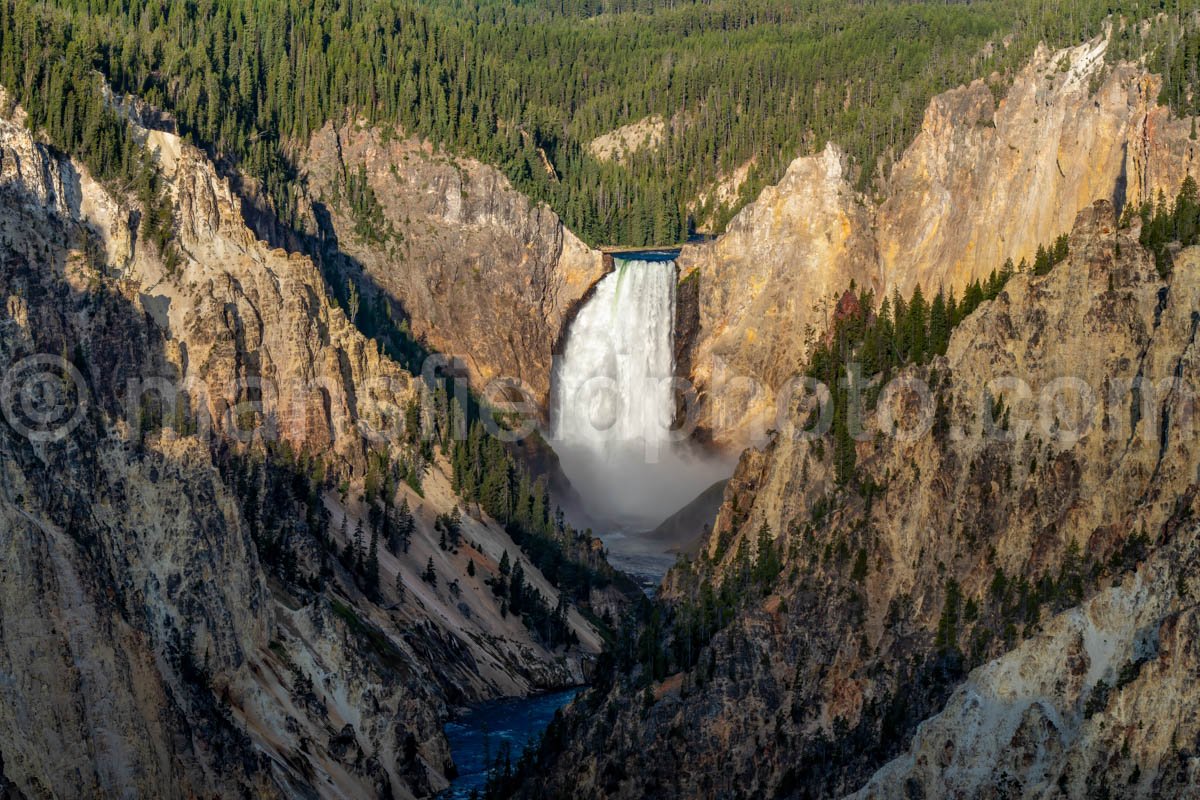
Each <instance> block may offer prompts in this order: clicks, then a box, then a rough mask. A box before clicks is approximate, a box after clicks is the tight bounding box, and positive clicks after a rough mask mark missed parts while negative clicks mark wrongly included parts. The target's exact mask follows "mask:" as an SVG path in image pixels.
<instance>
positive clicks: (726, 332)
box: [678, 145, 877, 442]
mask: <svg viewBox="0 0 1200 800" xmlns="http://www.w3.org/2000/svg"><path fill="white" fill-rule="evenodd" d="M847 168H848V165H847V163H846V158H845V156H844V155H843V154H842V153H841V152H840V151H839V150H838V149H837V148H836V147H835V146H833V145H830V146H828V147H827V148H826V149H825V151H824V152H823V153H822V154H821V155H819V156H811V157H806V158H798V159H796V160H795V161H794V162H792V164H791V166H790V167H789V168H788V171H787V174H786V175H785V176H784V178H783V180H782V181H781V182H780V183H779V184H777V185H775V186H770V187H767V188H766V189H765V190H763V193H762V195H761V196H760V197H759V198H758V200H757V201H755V202H754V203H753V204H752V205H750V206H747V207H746V208H745V209H743V210H742V212H741V213H740V214H738V215H737V216H736V217H735V218H734V219H733V221H732V222H731V223H730V224H729V228H728V230H727V231H726V233H725V234H724V235H723V236H721V237H720V238H719V239H717V240H715V241H714V242H712V243H709V244H705V245H699V246H691V245H689V246H688V247H685V248H684V250H683V252H682V253H681V254H680V258H679V269H680V274H681V275H682V276H683V278H684V280H685V281H688V282H689V283H691V282H694V284H695V287H696V288H695V290H694V291H695V292H696V293H697V294H698V301H697V306H698V309H699V310H698V322H699V324H698V326H696V327H695V328H693V329H692V331H693V336H694V337H695V338H694V339H693V340H692V346H690V347H683V348H682V350H683V351H684V352H683V354H682V355H683V357H682V358H680V359H678V360H679V361H680V362H681V363H684V364H687V365H690V367H691V373H690V374H691V379H692V380H693V381H694V382H695V383H696V384H697V386H698V387H699V388H700V390H701V392H702V393H703V394H702V395H701V405H700V424H701V425H702V426H703V428H705V429H707V430H708V431H711V432H712V434H714V435H715V436H716V438H717V439H718V440H719V441H722V442H728V441H729V439H730V435H731V434H733V433H738V434H744V433H752V434H760V433H762V432H765V424H762V416H763V415H764V414H767V415H770V411H771V404H772V403H773V401H774V397H773V393H772V392H771V391H770V390H771V389H773V388H774V387H776V386H778V385H780V384H781V383H782V382H783V381H784V380H786V379H787V378H788V377H790V376H791V375H792V374H794V373H795V371H796V368H797V366H798V365H800V364H802V363H803V361H804V358H805V356H806V355H807V353H808V350H809V347H810V346H811V343H812V342H813V340H814V339H815V338H816V337H817V335H818V334H819V333H821V332H823V331H824V329H825V327H826V325H827V324H828V321H829V317H830V316H831V314H832V312H833V308H832V305H831V304H828V303H827V300H828V299H829V298H831V297H832V296H834V294H835V293H840V292H841V291H842V290H844V289H845V288H846V286H848V285H849V282H850V280H852V279H853V280H857V281H858V282H859V283H860V284H861V285H864V286H866V285H872V284H874V283H876V282H877V279H876V274H875V269H874V266H875V265H874V241H873V239H872V236H871V210H870V208H869V207H868V206H867V205H866V204H865V203H864V202H862V200H861V199H860V198H859V197H858V196H857V195H856V194H855V192H854V190H853V188H852V187H851V185H850V182H849V180H848V177H847ZM834 265H836V266H834ZM784 287H787V288H786V289H784ZM681 294H682V293H681ZM747 378H749V379H751V380H746V379H747ZM754 428H757V429H758V430H752V429H754Z"/></svg>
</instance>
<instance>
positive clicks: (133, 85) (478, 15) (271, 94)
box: [0, 0, 1200, 245]
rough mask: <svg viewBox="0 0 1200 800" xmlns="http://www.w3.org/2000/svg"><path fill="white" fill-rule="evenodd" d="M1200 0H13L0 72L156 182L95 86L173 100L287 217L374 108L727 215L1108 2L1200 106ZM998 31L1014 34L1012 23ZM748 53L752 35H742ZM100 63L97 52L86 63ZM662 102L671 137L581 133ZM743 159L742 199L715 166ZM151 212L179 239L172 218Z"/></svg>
mask: <svg viewBox="0 0 1200 800" xmlns="http://www.w3.org/2000/svg"><path fill="white" fill-rule="evenodd" d="M1196 6H1197V3H1196V2H1194V0H1179V2H1175V3H1168V4H1164V3H1161V2H1153V3H1152V2H1145V0H1111V1H1110V0H1072V1H1071V2H1065V3H1045V2H1040V0H982V1H981V2H936V3H935V2H900V1H898V0H883V1H881V2H858V3H845V2H841V0H803V1H802V2H778V1H777V0H707V2H698V1H696V0H629V1H628V2H621V1H619V0H612V1H610V0H533V2H519V3H518V2H513V0H476V1H475V2H464V0H428V1H427V2H412V0H356V2H332V1H331V0H317V2H311V3H308V2H306V3H301V2H297V1H296V0H155V1H152V2H147V3H128V2H123V0H45V1H44V2H42V1H39V2H31V0H0V84H2V85H4V86H6V87H8V89H9V91H10V92H12V93H13V94H14V95H15V97H14V98H13V99H14V100H16V101H19V102H20V103H21V104H22V105H23V106H25V107H26V108H27V110H28V111H29V112H30V115H31V116H30V119H31V121H32V123H33V124H35V125H37V126H38V127H40V128H43V129H45V130H47V131H48V132H49V134H50V136H51V137H52V139H53V140H54V142H55V143H56V144H58V145H59V146H60V147H62V148H63V149H64V150H67V151H70V152H72V153H73V154H75V155H77V156H80V157H82V158H83V159H84V160H85V161H86V163H88V164H89V166H91V167H92V168H93V169H94V170H96V171H97V173H98V174H99V175H100V176H102V177H106V178H110V179H112V180H114V181H121V182H125V183H128V182H133V183H134V184H136V185H137V186H138V190H139V191H140V192H141V193H142V194H143V195H145V196H146V197H147V198H150V197H153V196H154V194H155V192H156V188H155V186H154V178H153V175H152V173H151V172H147V171H145V170H144V169H143V166H142V163H143V160H144V159H141V158H139V157H138V154H137V152H136V147H134V146H133V145H131V144H129V143H127V142H125V141H124V138H123V136H122V134H121V127H122V125H121V122H120V120H119V119H117V118H116V116H115V115H114V114H113V113H112V109H111V108H108V107H107V106H106V105H105V102H104V99H103V93H102V91H101V87H102V85H103V83H105V82H107V83H108V84H109V85H111V86H112V87H113V89H114V90H115V91H116V92H118V93H122V94H124V93H128V94H133V95H137V96H139V97H141V98H142V99H144V100H146V101H148V102H149V103H151V104H153V105H154V106H157V107H159V108H162V109H164V110H166V111H168V112H170V113H171V114H173V115H174V116H175V117H176V119H177V121H178V123H179V124H180V127H181V129H182V131H183V132H184V133H185V134H186V135H187V136H189V137H190V138H191V139H192V140H193V141H195V142H196V143H197V144H199V145H201V146H203V147H205V148H206V149H207V150H208V151H209V152H210V153H211V154H212V155H213V156H214V157H216V158H218V159H220V160H221V161H222V163H224V164H226V165H228V166H231V167H234V168H237V169H239V170H241V171H243V172H244V173H246V174H249V175H251V176H254V177H257V178H260V179H262V180H263V181H264V183H265V185H266V187H267V188H268V191H269V193H270V195H271V196H272V198H273V199H274V201H275V203H276V206H277V207H278V208H279V209H280V210H281V213H282V215H283V217H284V218H285V221H286V219H287V217H288V216H289V212H290V210H291V209H293V208H294V205H293V203H294V195H295V192H296V188H297V186H296V175H295V172H294V170H293V168H292V165H291V163H290V160H289V155H290V154H293V153H295V152H296V148H297V147H298V146H300V145H302V144H303V142H305V141H306V140H307V138H308V136H309V135H310V134H311V133H312V132H313V131H314V130H315V129H317V128H319V127H320V126H321V125H323V124H324V123H326V122H327V121H329V120H331V119H339V118H341V117H343V115H345V114H346V113H348V112H349V113H355V114H361V115H363V116H365V117H367V118H368V119H370V120H372V121H374V122H376V123H378V124H381V125H386V126H395V129H396V132H397V133H415V134H419V135H421V136H424V137H427V138H429V139H430V140H432V141H434V142H436V143H438V144H439V145H441V146H443V147H444V148H446V149H447V150H448V151H451V152H454V153H459V154H464V155H470V156H474V157H477V158H479V159H481V160H483V161H484V162H487V163H491V164H494V165H496V166H498V167H499V168H501V169H502V170H503V171H504V172H505V174H506V175H508V177H509V178H510V179H511V180H512V181H513V183H514V185H516V186H517V187H518V188H519V189H521V190H522V191H524V192H527V193H529V194H530V195H532V196H534V197H535V198H538V199H540V200H545V201H546V202H548V203H549V204H550V205H551V206H552V207H554V208H555V209H556V210H557V211H558V212H559V213H560V214H561V215H562V216H563V217H564V219H565V221H566V222H567V224H568V226H569V227H571V228H572V229H573V230H575V231H577V232H578V233H580V234H581V235H582V236H583V237H584V238H585V239H586V240H588V241H589V242H590V243H593V244H599V243H611V244H616V243H623V244H631V245H642V244H648V243H667V242H671V241H679V240H681V239H683V238H684V237H685V236H687V235H688V233H689V232H690V231H691V229H692V227H693V226H694V223H696V222H699V224H700V225H701V226H703V227H705V228H709V229H717V228H720V227H721V226H722V225H723V224H724V223H725V222H726V221H727V220H728V219H729V217H730V216H731V214H732V213H733V212H734V211H735V210H736V209H737V208H739V207H740V206H741V205H743V204H744V203H745V202H747V201H748V200H749V199H751V198H752V197H753V196H755V195H756V194H757V192H758V191H759V189H761V187H762V186H763V185H765V184H766V183H769V182H772V181H774V180H776V179H778V178H779V177H780V175H781V174H782V172H783V170H784V169H785V168H786V166H787V164H788V163H790V161H791V160H792V159H793V158H795V157H796V156H797V155H801V154H804V153H810V152H814V151H817V150H819V149H820V148H822V147H823V146H824V144H825V142H826V141H829V140H833V141H836V142H838V143H839V144H841V145H842V146H843V147H844V148H846V149H847V151H848V152H849V153H850V155H851V156H852V158H853V163H854V164H855V165H856V168H857V170H858V175H859V185H860V187H862V188H864V189H869V188H870V187H871V185H872V182H873V181H874V180H875V179H876V178H877V177H879V176H880V175H882V174H884V173H886V170H887V165H888V163H889V161H890V157H892V156H893V155H895V154H896V153H897V152H899V150H901V149H902V148H903V147H904V146H905V145H906V144H907V143H908V142H909V141H910V140H911V139H912V137H913V136H914V135H915V133H916V131H917V129H918V127H919V125H920V120H921V116H922V114H923V111H924V108H925V105H926V103H927V101H928V99H929V97H930V96H931V95H932V94H934V93H936V92H939V91H942V90H944V89H946V88H949V87H951V86H954V85H957V84H959V83H962V82H965V81H969V80H971V79H973V78H976V77H980V76H989V75H992V74H993V73H995V77H994V78H993V79H991V80H992V82H993V84H994V86H995V89H996V91H997V93H998V94H1000V93H1002V92H1003V91H1004V84H1005V79H1006V76H1007V75H1010V74H1011V73H1012V71H1013V70H1014V69H1016V68H1017V67H1019V65H1020V64H1022V63H1023V62H1024V61H1025V60H1026V59H1027V58H1028V56H1029V54H1030V52H1031V51H1032V49H1033V48H1034V47H1035V46H1036V44H1037V43H1038V42H1039V41H1043V40H1044V41H1046V42H1047V43H1049V44H1051V45H1064V44H1074V43H1078V42H1080V41H1082V40H1084V39H1086V38H1087V37H1090V36H1093V35H1096V34H1098V33H1099V32H1100V31H1101V30H1102V29H1103V24H1104V21H1105V20H1106V19H1107V18H1108V17H1109V16H1110V15H1120V16H1123V17H1124V18H1127V19H1129V20H1138V19H1147V18H1153V19H1155V20H1157V24H1156V25H1154V26H1151V28H1150V29H1148V30H1143V31H1142V32H1141V33H1135V32H1134V31H1133V28H1132V26H1125V27H1124V28H1123V30H1122V31H1121V32H1120V33H1119V34H1118V35H1117V36H1116V37H1115V44H1116V46H1114V47H1113V48H1111V57H1112V58H1117V57H1139V56H1142V55H1145V56H1148V57H1149V59H1150V62H1151V63H1152V65H1153V66H1155V67H1156V68H1157V69H1160V70H1161V71H1163V72H1164V74H1166V75H1167V78H1168V80H1167V81H1166V84H1165V86H1164V89H1163V98H1162V99H1163V100H1164V101H1167V102H1170V103H1171V104H1173V105H1175V106H1176V107H1180V108H1184V109H1193V110H1194V106H1195V103H1196V102H1197V101H1196V99H1195V97H1194V95H1193V93H1192V92H1191V91H1190V86H1191V84H1192V82H1193V81H1194V79H1195V77H1196V75H1195V72H1196V67H1195V63H1196V59H1195V58H1194V56H1195V52H1196V49H1197V47H1198V45H1197V41H1200V38H1198V37H1197V34H1196V25H1195V22H1194V18H1193V17H1192V16H1191V14H1192V12H1193V10H1194V8H1195V7H1196ZM997 43H1004V44H997ZM734 53H736V57H735V56H734V55H733V54H734ZM92 73H95V75H93V74H92ZM651 115H658V116H660V117H662V118H663V119H664V120H665V122H666V134H665V137H664V140H663V142H662V144H661V145H660V146H659V147H657V148H642V149H639V150H637V151H636V152H634V153H627V154H625V157H624V158H622V159H618V160H608V161H604V160H599V159H597V158H596V157H594V156H593V155H592V154H591V153H589V151H588V149H587V143H588V142H590V141H591V140H592V139H593V138H595V137H596V136H598V135H601V134H603V133H606V132H609V131H612V130H613V129H615V128H618V127H620V126H622V125H625V124H628V123H632V122H636V121H638V120H641V119H644V118H646V117H648V116H651ZM739 167H745V168H746V169H747V179H746V181H745V182H744V183H743V185H742V186H741V190H740V193H739V194H737V196H736V197H734V198H733V199H731V200H729V202H726V203H722V202H718V201H717V200H716V199H715V195H714V192H713V188H714V186H715V185H717V184H718V183H719V182H720V181H722V180H723V179H725V178H728V177H729V176H730V175H732V174H733V173H734V172H735V171H736V170H737V169H738V168H739ZM146 224H147V226H148V228H147V231H148V233H150V234H152V235H153V236H155V237H156V238H157V239H162V238H164V234H163V230H164V229H163V225H162V221H161V220H156V219H153V218H151V219H149V220H147V223H146Z"/></svg>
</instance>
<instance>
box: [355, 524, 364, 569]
mask: <svg viewBox="0 0 1200 800" xmlns="http://www.w3.org/2000/svg"><path fill="white" fill-rule="evenodd" d="M366 560H367V551H366V542H365V541H364V540H363V524H362V520H361V519H360V520H358V522H357V523H355V525H354V570H355V572H359V573H361V572H362V571H363V568H364V565H365V564H366Z"/></svg>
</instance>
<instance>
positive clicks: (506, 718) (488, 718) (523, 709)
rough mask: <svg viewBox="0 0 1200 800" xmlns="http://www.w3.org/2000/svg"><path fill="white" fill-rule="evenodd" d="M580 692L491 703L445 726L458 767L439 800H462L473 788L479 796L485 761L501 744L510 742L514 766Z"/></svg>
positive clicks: (493, 757)
mask: <svg viewBox="0 0 1200 800" xmlns="http://www.w3.org/2000/svg"><path fill="white" fill-rule="evenodd" d="M579 692H580V690H579V689H567V690H566V691H562V692H554V693H552V694H543V695H537V696H536V697H517V698H507V699H504V700H494V701H492V702H490V703H483V704H481V705H478V706H476V707H475V708H473V709H471V711H469V712H468V713H467V714H464V715H463V716H462V717H459V718H458V719H456V720H454V721H453V722H450V723H447V725H446V738H447V739H449V740H450V754H451V756H452V757H453V758H454V764H455V766H456V767H458V777H457V778H455V779H454V781H453V782H452V783H451V784H450V788H448V789H446V790H445V791H444V792H442V793H441V795H439V797H442V798H454V799H455V800H458V799H459V798H462V800H465V799H466V798H468V797H470V796H471V790H473V789H478V790H479V793H480V795H482V794H483V787H484V784H485V783H486V782H487V770H488V763H487V762H488V759H489V758H490V759H491V760H493V761H494V760H495V758H496V754H497V753H498V752H499V750H500V746H501V744H502V743H503V742H508V743H509V745H510V746H511V748H512V759H513V763H516V760H517V758H519V757H520V755H521V751H522V750H524V749H525V746H526V745H527V744H529V743H531V742H536V741H537V739H538V737H539V736H541V735H542V731H544V730H546V726H547V725H549V724H550V721H551V720H552V719H554V712H556V711H558V709H560V708H562V707H563V706H565V705H566V704H567V703H569V702H571V700H572V699H574V697H575V695H577V694H578V693H579Z"/></svg>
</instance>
